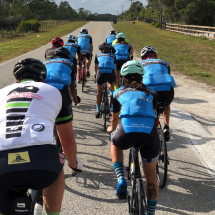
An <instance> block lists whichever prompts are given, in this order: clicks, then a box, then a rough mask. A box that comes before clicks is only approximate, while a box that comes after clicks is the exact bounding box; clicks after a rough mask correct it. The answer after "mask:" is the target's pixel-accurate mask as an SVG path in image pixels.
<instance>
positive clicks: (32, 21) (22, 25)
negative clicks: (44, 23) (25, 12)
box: [17, 19, 40, 31]
mask: <svg viewBox="0 0 215 215" xmlns="http://www.w3.org/2000/svg"><path fill="white" fill-rule="evenodd" d="M28 25H30V26H31V25H32V30H33V31H38V30H39V27H40V24H39V21H38V19H30V20H27V21H24V20H22V21H21V22H20V23H19V26H18V28H17V30H18V29H19V28H20V30H21V31H24V29H25V27H26V29H27V27H28ZM30 26H29V27H30ZM30 28H31V27H30Z"/></svg>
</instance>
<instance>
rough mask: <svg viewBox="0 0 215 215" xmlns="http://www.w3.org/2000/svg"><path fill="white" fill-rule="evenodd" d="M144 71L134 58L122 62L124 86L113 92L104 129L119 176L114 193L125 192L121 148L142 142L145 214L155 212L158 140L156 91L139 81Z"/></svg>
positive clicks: (124, 193)
mask: <svg viewBox="0 0 215 215" xmlns="http://www.w3.org/2000/svg"><path fill="white" fill-rule="evenodd" d="M143 74H144V68H143V67H142V65H141V64H140V63H138V62H137V61H128V62H126V63H125V64H124V65H123V66H122V69H121V75H122V76H123V81H124V82H125V87H121V88H119V89H118V90H116V91H115V92H114V95H113V103H112V110H113V113H112V119H111V126H110V127H108V129H107V132H109V133H110V132H112V131H113V133H112V135H111V150H110V151H111V158H112V162H113V167H114V169H115V172H116V175H117V178H118V186H117V190H116V195H117V196H120V197H122V196H124V197H125V196H127V185H126V181H125V176H124V166H123V150H126V149H128V148H129V147H131V145H132V144H143V145H144V147H142V148H140V153H141V157H142V161H143V170H144V174H145V178H146V196H147V203H148V210H149V212H148V215H152V214H154V212H155V208H156V204H157V197H158V184H157V178H156V173H155V170H156V165H157V162H158V157H159V149H160V140H159V136H158V131H157V124H156V116H155V112H154V109H155V108H156V105H157V102H156V93H155V91H153V90H151V89H149V88H147V87H146V86H145V85H144V84H143V83H142V75H143ZM120 109H121V113H120ZM119 119H120V121H119Z"/></svg>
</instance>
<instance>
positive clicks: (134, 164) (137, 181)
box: [126, 144, 148, 215]
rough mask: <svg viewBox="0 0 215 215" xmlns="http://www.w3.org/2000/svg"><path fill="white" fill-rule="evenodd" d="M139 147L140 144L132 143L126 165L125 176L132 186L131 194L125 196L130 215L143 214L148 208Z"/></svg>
mask: <svg viewBox="0 0 215 215" xmlns="http://www.w3.org/2000/svg"><path fill="white" fill-rule="evenodd" d="M141 147H142V145H140V144H139V145H137V144H134V145H132V147H131V148H130V152H129V161H128V167H126V171H127V178H128V180H131V187H132V191H131V196H129V195H128V197H127V198H128V208H129V214H130V215H143V214H144V215H145V214H146V213H147V210H148V209H147V204H146V197H145V191H144V187H143V180H142V177H141V172H140V163H139V159H138V154H139V151H140V148H141Z"/></svg>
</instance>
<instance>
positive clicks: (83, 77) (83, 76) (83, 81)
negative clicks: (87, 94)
mask: <svg viewBox="0 0 215 215" xmlns="http://www.w3.org/2000/svg"><path fill="white" fill-rule="evenodd" d="M81 78H82V92H84V84H85V75H84V67H82V73H81Z"/></svg>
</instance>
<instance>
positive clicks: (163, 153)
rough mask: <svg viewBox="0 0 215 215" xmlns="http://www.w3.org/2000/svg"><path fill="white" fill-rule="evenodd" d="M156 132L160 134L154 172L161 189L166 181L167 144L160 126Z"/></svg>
mask: <svg viewBox="0 0 215 215" xmlns="http://www.w3.org/2000/svg"><path fill="white" fill-rule="evenodd" d="M158 132H159V136H160V155H159V159H158V163H157V167H156V173H157V179H158V185H159V187H160V188H161V189H162V188H164V187H165V185H166V181H167V165H168V161H167V146H166V140H165V137H164V134H163V130H162V128H158Z"/></svg>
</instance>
